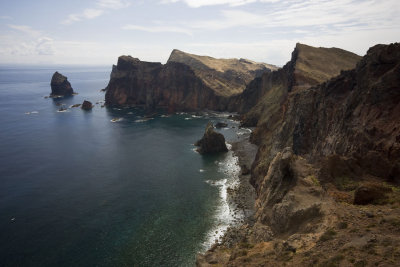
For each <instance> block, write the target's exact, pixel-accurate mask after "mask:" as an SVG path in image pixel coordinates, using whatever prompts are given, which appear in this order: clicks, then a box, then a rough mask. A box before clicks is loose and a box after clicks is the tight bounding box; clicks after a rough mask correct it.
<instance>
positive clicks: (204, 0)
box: [161, 0, 282, 8]
mask: <svg viewBox="0 0 400 267" xmlns="http://www.w3.org/2000/svg"><path fill="white" fill-rule="evenodd" d="M279 1H282V0H162V1H161V3H162V4H172V3H178V2H183V3H185V4H186V5H188V6H189V7H192V8H198V7H203V6H216V5H229V6H233V7H234V6H242V5H247V4H251V3H255V2H262V3H275V2H279Z"/></svg>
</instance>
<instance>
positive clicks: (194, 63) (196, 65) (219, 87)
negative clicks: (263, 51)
mask: <svg viewBox="0 0 400 267" xmlns="http://www.w3.org/2000/svg"><path fill="white" fill-rule="evenodd" d="M168 62H180V63H184V64H186V65H188V66H190V67H191V68H192V69H193V71H194V72H195V73H196V75H197V76H198V77H199V78H200V79H202V80H203V82H204V83H205V84H206V85H207V86H208V87H210V88H211V89H213V90H214V91H215V92H216V93H217V94H218V95H222V96H226V97H229V96H232V95H234V94H239V93H241V92H243V90H244V89H245V87H246V85H247V84H248V83H249V82H250V81H251V80H253V79H254V78H255V76H256V74H257V73H259V72H260V71H262V70H264V69H270V70H276V69H278V68H277V67H276V66H273V65H269V64H265V63H257V62H254V61H251V60H247V59H236V58H230V59H219V58H218V59H217V58H213V57H209V56H199V55H194V54H189V53H185V52H182V51H179V50H176V49H175V50H174V51H172V53H171V56H170V58H169V59H168Z"/></svg>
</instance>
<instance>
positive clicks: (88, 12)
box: [62, 8, 104, 25]
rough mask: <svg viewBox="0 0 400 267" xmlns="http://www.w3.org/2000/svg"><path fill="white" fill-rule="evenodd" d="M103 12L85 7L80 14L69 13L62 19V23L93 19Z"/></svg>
mask: <svg viewBox="0 0 400 267" xmlns="http://www.w3.org/2000/svg"><path fill="white" fill-rule="evenodd" d="M103 13H104V11H103V10H101V9H94V8H87V9H85V10H83V12H82V13H80V14H70V15H68V18H67V19H65V20H63V21H62V24H66V25H68V24H72V23H74V22H77V21H81V20H83V19H94V18H96V17H98V16H100V15H102V14H103Z"/></svg>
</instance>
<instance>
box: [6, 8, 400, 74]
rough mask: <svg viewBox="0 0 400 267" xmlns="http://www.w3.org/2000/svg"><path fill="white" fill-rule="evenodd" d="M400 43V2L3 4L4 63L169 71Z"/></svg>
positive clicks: (278, 60) (274, 60) (279, 62)
mask: <svg viewBox="0 0 400 267" xmlns="http://www.w3.org/2000/svg"><path fill="white" fill-rule="evenodd" d="M399 41H400V1H399V0H378V1H375V0H302V1H298V0H292V1H290V0H147V1H143V0H92V1H86V0H68V1H65V0H63V1H58V0H0V64H34V65H42V64H43V65H44V64H64V65H69V64H84V65H112V64H115V63H116V62H117V58H118V56H120V55H131V56H133V57H137V58H139V59H140V60H144V61H154V62H162V63H165V62H166V61H167V60H168V57H169V55H170V53H171V51H172V50H173V49H179V50H182V51H185V52H189V53H193V54H200V55H209V56H213V57H217V58H247V59H251V60H254V61H258V62H265V63H270V64H275V65H277V66H282V65H284V64H285V63H286V62H287V61H289V60H290V57H291V52H292V51H293V49H294V47H295V45H296V43H297V42H300V43H304V44H308V45H312V46H317V47H319V46H322V47H339V48H342V49H345V50H349V51H351V52H354V53H356V54H359V55H364V54H365V53H366V51H367V50H368V48H369V47H371V46H373V45H375V44H378V43H384V44H387V43H392V42H399Z"/></svg>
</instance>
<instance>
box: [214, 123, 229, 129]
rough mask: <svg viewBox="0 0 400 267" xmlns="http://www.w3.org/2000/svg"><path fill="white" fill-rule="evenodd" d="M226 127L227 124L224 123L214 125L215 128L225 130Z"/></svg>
mask: <svg viewBox="0 0 400 267" xmlns="http://www.w3.org/2000/svg"><path fill="white" fill-rule="evenodd" d="M225 127H228V124H227V123H225V122H217V124H215V128H225Z"/></svg>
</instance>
